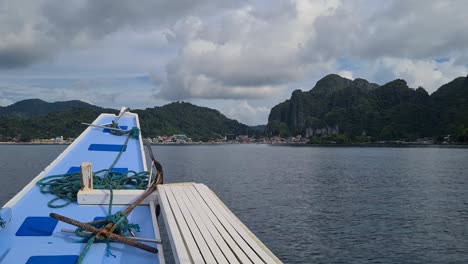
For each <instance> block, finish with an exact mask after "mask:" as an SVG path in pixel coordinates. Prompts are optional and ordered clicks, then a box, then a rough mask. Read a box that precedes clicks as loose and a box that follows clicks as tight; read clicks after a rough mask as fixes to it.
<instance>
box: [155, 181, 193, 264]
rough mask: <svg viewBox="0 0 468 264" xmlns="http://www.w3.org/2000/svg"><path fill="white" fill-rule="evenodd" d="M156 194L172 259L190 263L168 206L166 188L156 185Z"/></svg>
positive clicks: (177, 261)
mask: <svg viewBox="0 0 468 264" xmlns="http://www.w3.org/2000/svg"><path fill="white" fill-rule="evenodd" d="M158 194H159V205H160V206H161V210H162V211H163V212H164V214H163V217H164V222H165V223H166V229H167V233H168V235H169V241H170V243H171V247H172V250H173V251H174V260H175V262H176V263H192V260H191V258H190V256H189V255H188V252H187V248H186V246H185V243H184V240H183V238H182V235H181V234H180V231H179V228H178V225H177V221H176V220H175V216H174V213H173V212H172V209H171V208H170V205H169V201H168V199H167V195H166V190H165V189H164V188H159V187H158Z"/></svg>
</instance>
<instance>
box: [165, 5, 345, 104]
mask: <svg viewBox="0 0 468 264" xmlns="http://www.w3.org/2000/svg"><path fill="white" fill-rule="evenodd" d="M336 6H337V1H302V0H298V1H291V2H288V3H287V4H286V3H285V4H283V5H277V6H275V8H282V9H281V10H283V11H284V13H283V14H281V13H280V12H279V11H280V10H270V12H265V13H262V12H261V10H256V8H255V6H245V7H243V8H240V9H235V10H227V11H226V12H224V13H222V14H219V15H218V16H217V17H216V18H212V19H211V20H201V19H193V18H192V20H195V21H197V23H196V25H195V26H194V27H186V26H184V27H182V28H183V29H184V30H183V31H182V32H183V35H184V37H186V38H185V39H184V41H185V42H184V44H183V47H182V48H181V50H180V52H179V54H178V56H177V57H176V58H174V60H173V61H172V62H170V63H169V65H168V66H167V68H166V73H167V81H166V83H165V85H163V86H162V88H161V90H160V95H161V96H163V97H165V98H168V99H184V98H240V99H242V98H266V97H268V96H271V95H273V94H275V89H279V88H282V87H284V84H285V83H288V82H292V81H296V80H300V79H302V78H304V77H305V76H306V74H308V73H310V71H311V70H313V69H314V68H322V67H323V66H322V65H320V64H317V63H311V62H308V61H305V60H303V59H302V58H301V53H302V47H303V44H304V43H306V42H307V41H308V39H309V38H311V37H314V33H313V28H312V26H313V23H314V21H315V19H317V17H319V16H321V15H327V14H329V13H330V12H332V11H333V9H334V8H335V7H336ZM182 24H184V25H185V23H182ZM180 28H181V27H180V26H178V25H176V29H174V30H173V32H172V33H171V34H170V35H171V36H172V39H182V38H179V37H178V34H179V33H180V32H181V31H180ZM187 30H188V32H187ZM187 36H189V37H188V38H187Z"/></svg>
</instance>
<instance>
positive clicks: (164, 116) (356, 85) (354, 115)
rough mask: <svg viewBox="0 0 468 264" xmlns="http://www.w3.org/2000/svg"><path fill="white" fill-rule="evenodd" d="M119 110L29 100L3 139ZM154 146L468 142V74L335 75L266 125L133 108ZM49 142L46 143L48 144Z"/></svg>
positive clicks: (7, 121)
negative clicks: (413, 77) (412, 81)
mask: <svg viewBox="0 0 468 264" xmlns="http://www.w3.org/2000/svg"><path fill="white" fill-rule="evenodd" d="M104 112H107V113H109V112H110V113H117V112H118V111H117V110H115V109H108V108H102V107H98V106H95V105H91V104H88V103H85V102H82V101H77V100H73V101H65V102H54V103H48V102H45V101H42V100H40V99H28V100H23V101H19V102H16V103H14V104H12V105H9V106H6V107H0V142H54V140H55V139H60V140H61V141H64V142H67V141H68V142H69V141H72V140H73V139H74V138H76V137H77V136H78V135H79V134H80V133H81V132H82V131H83V129H84V128H85V127H84V126H83V125H82V124H81V123H82V122H90V121H92V120H94V119H95V118H96V117H97V116H98V115H99V114H101V113H104ZM132 112H135V113H137V114H138V115H139V117H140V120H141V129H142V134H143V136H144V137H147V138H150V139H152V140H153V141H155V143H168V142H178V141H177V140H179V141H180V140H182V141H183V142H186V139H188V138H190V141H191V142H218V143H219V142H235V143H253V142H255V143H310V144H376V143H377V144H378V143H380V144H400V143H401V144H404V143H409V142H411V143H421V144H432V143H436V144H439V143H445V144H465V143H468V77H459V78H456V79H455V80H453V81H451V82H449V83H447V84H445V85H443V86H441V87H440V88H439V89H438V90H437V91H436V92H434V93H433V94H431V95H429V94H428V93H427V92H426V90H424V88H422V87H418V88H416V89H414V88H409V87H408V85H407V84H406V82H405V81H404V80H394V81H392V82H389V83H387V84H385V85H381V86H380V85H378V84H375V83H370V82H368V81H366V80H364V79H355V80H349V79H346V78H343V77H341V76H339V75H336V74H330V75H327V76H325V77H324V78H322V79H321V80H319V81H318V82H317V84H316V85H315V87H314V88H312V89H311V90H310V91H305V92H304V91H301V90H296V91H294V92H293V93H292V96H291V98H290V99H288V100H286V101H285V102H282V103H280V104H278V105H276V106H275V107H273V108H272V109H271V112H270V115H269V118H268V124H267V125H259V126H250V127H249V126H247V125H245V124H242V123H240V122H238V121H237V120H232V119H229V118H227V117H226V116H224V115H223V114H221V113H220V112H219V111H217V110H214V109H210V108H207V107H200V106H196V105H193V104H190V103H186V102H173V103H170V104H167V105H164V106H160V107H153V108H146V109H144V110H132ZM44 140H45V141H44Z"/></svg>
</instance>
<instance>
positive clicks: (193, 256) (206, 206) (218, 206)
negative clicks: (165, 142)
mask: <svg viewBox="0 0 468 264" xmlns="http://www.w3.org/2000/svg"><path fill="white" fill-rule="evenodd" d="M158 191H159V196H160V205H161V208H162V212H163V216H164V217H165V220H166V227H167V229H168V234H169V240H170V241H171V246H172V247H173V251H174V257H175V259H176V262H180V259H179V256H178V254H179V252H182V253H184V254H188V256H186V255H184V256H182V257H183V258H185V259H187V258H189V259H190V261H186V262H184V263H216V262H217V263H281V261H280V260H279V259H278V258H276V256H274V255H273V254H272V253H271V252H270V251H269V250H268V248H266V247H265V246H264V245H263V244H262V243H261V242H260V241H259V240H258V239H257V238H256V237H255V235H253V234H252V233H251V232H250V231H249V230H248V229H247V227H246V226H245V225H243V224H242V222H241V221H240V220H239V219H238V218H237V217H236V216H235V215H234V214H233V213H232V212H231V211H230V210H229V209H228V208H227V207H226V206H225V205H224V204H223V203H222V201H221V200H219V198H218V197H217V196H216V195H215V194H214V193H213V192H212V191H211V190H210V189H209V188H208V187H206V186H205V185H203V184H195V183H186V184H169V185H167V184H166V185H160V186H158ZM202 257H203V259H202Z"/></svg>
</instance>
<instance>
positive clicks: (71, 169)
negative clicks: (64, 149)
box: [67, 167, 81, 173]
mask: <svg viewBox="0 0 468 264" xmlns="http://www.w3.org/2000/svg"><path fill="white" fill-rule="evenodd" d="M79 171H81V168H80V167H70V169H68V171H67V173H75V172H79Z"/></svg>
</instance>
